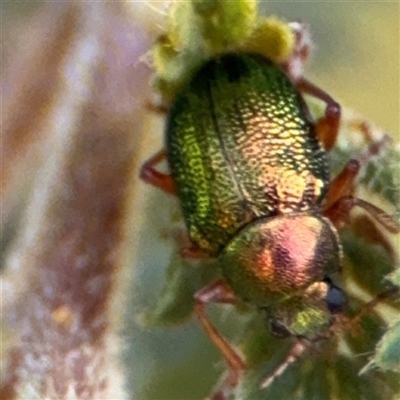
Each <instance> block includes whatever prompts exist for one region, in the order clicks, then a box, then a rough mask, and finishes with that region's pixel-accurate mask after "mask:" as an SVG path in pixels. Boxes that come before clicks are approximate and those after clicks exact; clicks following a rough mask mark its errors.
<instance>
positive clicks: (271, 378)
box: [260, 338, 310, 389]
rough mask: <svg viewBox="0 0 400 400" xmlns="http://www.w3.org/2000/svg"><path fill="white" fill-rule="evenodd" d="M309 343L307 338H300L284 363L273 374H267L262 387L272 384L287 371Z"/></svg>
mask: <svg viewBox="0 0 400 400" xmlns="http://www.w3.org/2000/svg"><path fill="white" fill-rule="evenodd" d="M309 345H310V343H309V342H308V341H307V340H306V339H302V338H298V339H297V340H296V342H295V343H294V345H293V347H292V348H291V349H290V351H289V354H288V355H287V356H286V358H285V360H284V361H283V362H282V364H280V365H279V366H278V368H277V369H276V370H275V371H274V372H273V373H272V374H271V375H269V376H267V377H266V378H265V379H264V380H263V381H262V382H261V385H260V387H261V389H265V388H267V387H268V386H270V385H271V383H272V382H273V381H274V380H275V379H276V378H277V377H278V376H280V375H282V374H283V373H284V372H285V371H286V369H287V368H288V367H289V366H290V364H293V363H294V362H295V361H296V360H297V359H298V358H299V357H300V356H301V355H302V354H303V353H304V351H305V350H306V349H307V348H308V346H309Z"/></svg>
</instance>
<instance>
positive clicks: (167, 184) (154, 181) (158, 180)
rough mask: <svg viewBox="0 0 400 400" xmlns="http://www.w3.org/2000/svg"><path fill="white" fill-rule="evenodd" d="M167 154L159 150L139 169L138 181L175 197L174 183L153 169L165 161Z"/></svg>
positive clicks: (169, 177)
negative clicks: (140, 180)
mask: <svg viewBox="0 0 400 400" xmlns="http://www.w3.org/2000/svg"><path fill="white" fill-rule="evenodd" d="M166 156H167V152H166V150H165V149H162V150H160V151H159V152H158V153H156V154H154V156H153V157H151V158H150V159H148V160H147V161H146V162H145V163H144V164H143V165H142V168H141V169H140V179H142V180H143V181H145V182H146V183H149V184H150V185H153V186H155V187H157V188H159V189H161V190H163V191H164V192H166V193H169V194H172V195H174V196H176V192H175V187H174V182H173V180H172V177H171V175H168V174H163V173H161V172H159V171H157V170H156V169H155V168H154V167H155V166H156V165H157V164H159V163H160V162H161V161H163V160H165V159H166Z"/></svg>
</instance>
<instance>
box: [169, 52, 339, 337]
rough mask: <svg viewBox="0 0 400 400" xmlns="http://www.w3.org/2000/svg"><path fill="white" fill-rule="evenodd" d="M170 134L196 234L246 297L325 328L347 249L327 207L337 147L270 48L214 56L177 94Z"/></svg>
mask: <svg viewBox="0 0 400 400" xmlns="http://www.w3.org/2000/svg"><path fill="white" fill-rule="evenodd" d="M166 140H167V141H166V144H167V157H168V163H169V166H170V170H171V175H172V178H173V181H174V184H175V189H176V192H177V195H178V198H179V200H180V203H181V207H182V210H183V214H184V218H185V221H186V225H187V228H188V232H189V236H190V239H191V241H192V242H193V243H194V244H195V245H196V246H198V247H199V248H200V249H201V250H202V251H203V252H205V253H207V254H209V255H211V256H213V257H217V258H218V260H219V264H220V265H221V268H222V272H223V276H224V278H225V280H226V281H227V283H228V284H229V286H230V287H231V288H232V289H233V291H234V293H235V294H236V295H238V296H239V297H241V298H242V299H243V300H246V301H250V302H252V303H255V304H256V305H258V306H260V307H263V308H266V309H267V310H269V313H270V315H271V319H272V320H277V321H278V322H279V324H281V325H283V326H284V327H285V329H287V330H288V332H289V333H290V334H293V335H304V336H309V337H313V336H315V335H316V334H318V332H320V331H321V329H323V327H325V326H327V325H328V324H329V323H330V320H331V314H330V312H329V309H328V306H327V303H326V297H327V293H328V291H329V288H330V286H329V284H328V283H326V282H325V281H324V279H325V277H327V276H328V275H330V274H331V273H333V272H335V271H338V270H339V268H340V264H341V249H340V243H339V239H338V235H337V232H336V230H335V228H334V227H333V225H332V224H331V223H330V221H329V220H328V219H327V218H325V217H323V216H322V214H321V202H322V200H323V199H324V196H325V195H326V193H327V191H328V185H329V179H330V177H329V169H328V164H327V158H326V152H325V150H324V149H323V148H322V147H321V145H320V143H319V140H318V138H317V136H316V132H315V127H314V123H313V121H312V119H311V116H310V113H309V111H308V109H307V106H306V104H305V102H304V100H303V98H302V97H301V95H300V94H299V92H298V91H297V89H296V88H295V87H294V85H293V83H292V82H291V81H290V79H289V78H288V77H287V76H286V74H285V73H284V72H283V71H282V70H281V69H280V68H279V67H278V66H277V65H275V64H273V63H272V62H270V61H269V60H267V59H265V58H264V57H262V56H259V55H254V54H226V55H223V56H220V57H219V58H215V59H212V60H210V61H209V62H207V63H206V64H205V65H204V66H203V67H202V68H201V69H200V70H199V71H198V72H197V73H195V74H194V76H192V77H191V79H190V81H188V82H187V84H186V85H185V86H184V87H183V88H182V89H181V90H180V92H179V93H178V95H177V96H176V98H175V101H174V103H173V105H172V107H171V109H170V112H169V117H168V124H167V138H166Z"/></svg>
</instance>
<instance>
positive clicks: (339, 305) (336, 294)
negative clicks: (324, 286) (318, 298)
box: [325, 279, 347, 314]
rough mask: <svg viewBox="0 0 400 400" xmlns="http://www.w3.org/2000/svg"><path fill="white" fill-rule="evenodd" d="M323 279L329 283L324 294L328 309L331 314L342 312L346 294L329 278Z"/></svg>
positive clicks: (345, 302)
mask: <svg viewBox="0 0 400 400" xmlns="http://www.w3.org/2000/svg"><path fill="white" fill-rule="evenodd" d="M325 281H326V282H327V283H328V285H329V289H328V293H327V295H326V304H327V306H328V310H329V311H330V312H331V313H332V314H336V313H340V312H342V311H343V309H344V307H345V306H346V304H347V296H346V294H345V293H344V292H343V290H342V289H340V288H339V287H338V286H336V285H334V284H333V282H332V281H331V280H330V279H326V280H325Z"/></svg>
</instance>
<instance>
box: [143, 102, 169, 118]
mask: <svg viewBox="0 0 400 400" xmlns="http://www.w3.org/2000/svg"><path fill="white" fill-rule="evenodd" d="M146 108H147V109H148V110H149V111H152V112H154V113H156V114H161V115H165V114H167V113H168V107H167V106H166V105H164V104H154V103H151V102H148V103H146Z"/></svg>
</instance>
